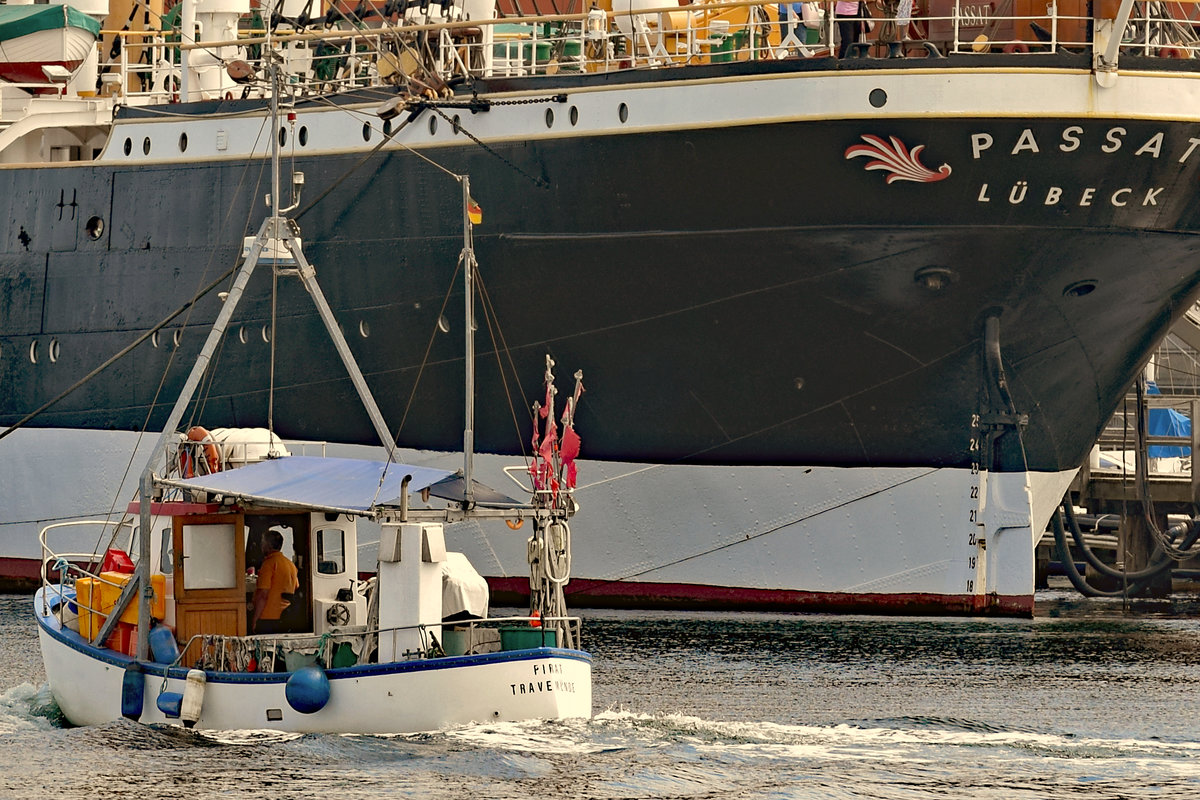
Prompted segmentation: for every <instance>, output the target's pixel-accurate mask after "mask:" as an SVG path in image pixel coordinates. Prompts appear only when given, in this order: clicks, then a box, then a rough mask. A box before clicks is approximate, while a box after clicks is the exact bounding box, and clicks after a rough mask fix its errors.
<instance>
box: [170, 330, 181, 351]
mask: <svg viewBox="0 0 1200 800" xmlns="http://www.w3.org/2000/svg"><path fill="white" fill-rule="evenodd" d="M171 341H172V342H174V343H175V346H176V347H179V343H180V342H182V341H183V328H176V329H175V332H174V333H173V334H171Z"/></svg>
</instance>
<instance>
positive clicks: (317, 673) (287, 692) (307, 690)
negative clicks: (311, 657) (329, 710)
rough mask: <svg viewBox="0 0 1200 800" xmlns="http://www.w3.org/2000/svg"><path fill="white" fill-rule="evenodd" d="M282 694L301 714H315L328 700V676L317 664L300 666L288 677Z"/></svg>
mask: <svg viewBox="0 0 1200 800" xmlns="http://www.w3.org/2000/svg"><path fill="white" fill-rule="evenodd" d="M283 694H284V697H286V698H287V701H288V705H289V706H291V707H292V708H294V709H295V710H297V711H299V712H300V713H301V714H315V713H316V712H318V711H320V710H321V709H322V708H324V707H325V704H326V703H328V702H329V676H327V675H326V674H325V670H323V669H321V668H320V667H318V666H308V667H301V668H300V669H298V670H296V671H295V672H293V673H292V676H291V677H290V678H288V681H287V686H286V687H285V688H284V690H283Z"/></svg>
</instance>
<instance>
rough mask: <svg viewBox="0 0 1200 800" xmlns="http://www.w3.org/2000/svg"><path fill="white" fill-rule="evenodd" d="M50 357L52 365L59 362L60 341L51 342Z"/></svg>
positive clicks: (52, 340) (53, 340)
mask: <svg viewBox="0 0 1200 800" xmlns="http://www.w3.org/2000/svg"><path fill="white" fill-rule="evenodd" d="M49 355H50V363H51V364H55V363H57V362H58V339H51V340H50V352H49Z"/></svg>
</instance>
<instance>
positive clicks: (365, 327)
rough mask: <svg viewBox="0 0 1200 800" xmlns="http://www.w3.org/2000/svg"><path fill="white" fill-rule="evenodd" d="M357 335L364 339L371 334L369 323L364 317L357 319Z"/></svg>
mask: <svg viewBox="0 0 1200 800" xmlns="http://www.w3.org/2000/svg"><path fill="white" fill-rule="evenodd" d="M358 335H359V336H361V337H363V338H364V339H365V338H367V337H368V336H370V335H371V325H370V323H368V322H367V321H366V320H365V319H363V320H359V321H358Z"/></svg>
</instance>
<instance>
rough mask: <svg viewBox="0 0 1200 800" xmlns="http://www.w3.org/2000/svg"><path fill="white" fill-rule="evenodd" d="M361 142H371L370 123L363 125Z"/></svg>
mask: <svg viewBox="0 0 1200 800" xmlns="http://www.w3.org/2000/svg"><path fill="white" fill-rule="evenodd" d="M363 141H364V142H369V141H371V123H369V122H364V123H363Z"/></svg>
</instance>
